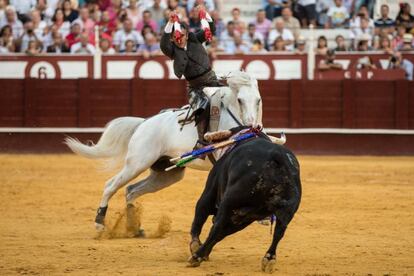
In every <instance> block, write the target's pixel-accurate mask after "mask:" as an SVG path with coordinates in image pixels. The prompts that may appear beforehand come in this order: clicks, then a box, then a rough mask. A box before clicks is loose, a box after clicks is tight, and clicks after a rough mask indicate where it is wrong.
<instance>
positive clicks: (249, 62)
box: [0, 53, 414, 80]
mask: <svg viewBox="0 0 414 276" xmlns="http://www.w3.org/2000/svg"><path fill="white" fill-rule="evenodd" d="M367 55H368V56H369V57H370V58H371V59H372V60H373V62H374V63H375V64H376V65H377V68H379V69H386V68H388V63H389V55H385V54H381V53H352V54H337V56H336V60H337V61H338V62H340V63H341V64H343V67H344V69H346V70H349V69H352V68H355V67H356V64H357V63H358V60H359V59H360V58H362V57H365V56H367ZM315 58H316V62H315V63H316V66H317V64H319V62H320V60H321V59H323V56H320V55H316V57H315ZM404 58H407V59H408V60H410V61H412V62H414V53H409V54H404ZM212 67H213V69H214V70H215V71H216V73H217V75H219V76H225V75H227V74H228V73H229V72H230V71H233V70H245V71H247V72H249V73H251V74H252V75H253V76H254V77H255V78H257V79H259V80H289V79H307V76H312V74H308V72H309V70H311V68H312V65H311V66H310V68H309V66H308V55H299V54H292V53H266V54H255V55H226V54H221V55H218V58H217V59H215V60H213V61H212ZM379 74H381V73H379ZM25 78H41V79H77V78H98V79H135V78H142V79H176V76H175V75H174V70H173V62H172V61H171V60H170V59H168V58H166V57H164V56H155V57H151V58H150V59H145V58H143V57H142V56H139V55H136V54H133V55H102V56H101V55H96V56H87V55H63V54H60V55H51V54H47V55H37V56H27V55H23V54H15V55H0V79H25ZM315 78H318V77H317V76H315ZM397 79H399V76H398V78H397Z"/></svg>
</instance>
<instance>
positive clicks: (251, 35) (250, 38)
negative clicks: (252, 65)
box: [242, 23, 264, 47]
mask: <svg viewBox="0 0 414 276" xmlns="http://www.w3.org/2000/svg"><path fill="white" fill-rule="evenodd" d="M242 39H243V41H244V43H246V44H247V45H249V47H251V46H252V45H253V43H254V41H255V40H257V39H258V40H260V42H261V43H262V45H264V37H263V35H262V34H261V33H259V32H257V31H256V25H255V24H254V23H250V24H249V25H248V27H247V32H244V33H243V35H242Z"/></svg>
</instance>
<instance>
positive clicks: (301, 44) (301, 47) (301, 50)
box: [295, 36, 307, 55]
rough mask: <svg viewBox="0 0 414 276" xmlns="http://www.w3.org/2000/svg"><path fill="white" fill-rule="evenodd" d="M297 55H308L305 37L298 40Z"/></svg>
mask: <svg viewBox="0 0 414 276" xmlns="http://www.w3.org/2000/svg"><path fill="white" fill-rule="evenodd" d="M295 53H296V54H299V55H304V54H306V53H307V51H306V39H305V38H304V37H303V36H299V37H298V39H297V40H296V50H295Z"/></svg>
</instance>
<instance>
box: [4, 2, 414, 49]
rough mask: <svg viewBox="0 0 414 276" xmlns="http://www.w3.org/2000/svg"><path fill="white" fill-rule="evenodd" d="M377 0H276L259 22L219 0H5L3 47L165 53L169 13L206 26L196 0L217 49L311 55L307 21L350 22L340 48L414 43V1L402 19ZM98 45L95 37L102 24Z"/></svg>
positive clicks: (322, 42)
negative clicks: (211, 25)
mask: <svg viewBox="0 0 414 276" xmlns="http://www.w3.org/2000/svg"><path fill="white" fill-rule="evenodd" d="M374 4H375V1H373V0H269V1H263V7H262V9H259V10H258V11H257V13H256V16H255V19H254V20H253V21H252V22H246V20H245V19H244V18H243V17H242V16H241V14H242V13H241V11H240V9H239V8H237V7H235V8H233V9H232V10H231V19H230V20H229V21H227V22H224V21H223V20H222V19H221V14H220V12H219V11H218V10H217V3H215V1H214V0H184V1H183V0H181V1H179V0H140V1H138V0H0V53H1V54H3V53H10V52H20V53H27V54H30V55H35V54H38V53H44V52H47V53H65V52H70V53H82V54H93V53H94V52H95V51H96V48H97V47H99V49H100V50H101V51H102V52H103V53H107V54H113V53H139V54H142V55H143V56H145V57H150V56H151V55H157V54H159V53H160V48H159V38H160V35H161V34H162V32H163V28H164V25H165V24H166V22H167V21H168V18H169V13H170V12H171V11H175V12H176V13H178V14H179V15H180V20H181V21H183V22H185V23H187V24H188V26H189V28H190V30H191V31H196V30H198V29H199V28H200V22H199V19H198V18H197V13H196V12H195V6H197V5H204V6H205V7H206V9H207V10H208V11H209V12H210V14H211V16H212V17H213V19H214V20H215V24H216V34H215V37H214V38H213V40H212V41H211V42H210V43H209V45H207V49H208V52H209V53H210V54H211V55H212V56H213V57H214V56H215V55H216V54H217V53H231V54H244V53H264V52H268V51H286V52H295V53H299V54H305V53H306V52H307V49H308V46H307V45H306V44H307V38H305V37H303V36H302V35H301V28H307V27H308V25H310V24H313V25H314V26H316V27H319V28H349V29H350V35H349V37H344V36H343V35H338V36H337V37H336V39H335V47H334V50H335V51H371V50H377V51H378V50H379V51H385V52H387V53H391V52H393V51H395V50H398V51H411V50H414V39H413V34H414V28H413V26H414V16H413V15H412V14H411V7H410V5H409V4H408V3H402V4H401V5H400V12H399V13H398V15H397V17H396V18H390V17H389V7H388V6H387V5H383V6H381V17H380V18H376V19H375V20H374V18H373V8H374ZM96 26H98V27H99V28H98V29H99V38H100V39H99V45H96V44H95V27H96ZM315 51H316V53H318V54H326V53H327V51H328V41H327V38H326V37H324V36H321V37H319V38H318V39H317V45H316V48H315Z"/></svg>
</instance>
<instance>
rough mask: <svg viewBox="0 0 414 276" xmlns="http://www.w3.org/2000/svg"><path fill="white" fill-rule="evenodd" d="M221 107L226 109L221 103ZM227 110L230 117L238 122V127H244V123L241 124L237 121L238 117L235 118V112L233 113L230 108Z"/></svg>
mask: <svg viewBox="0 0 414 276" xmlns="http://www.w3.org/2000/svg"><path fill="white" fill-rule="evenodd" d="M221 106H222V107H224V105H223V102H222V103H221ZM226 110H227V112H228V113H229V114H230V117H231V118H232V119H233V120H234V121H235V122H236V124H237V125H238V126H243V124H242V123H240V121H239V120H237V118H236V116H234V114H233V112H231V110H230V109H229V108H228V107H226Z"/></svg>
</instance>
